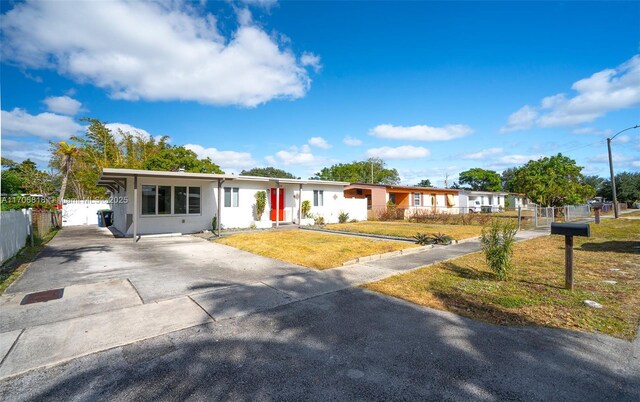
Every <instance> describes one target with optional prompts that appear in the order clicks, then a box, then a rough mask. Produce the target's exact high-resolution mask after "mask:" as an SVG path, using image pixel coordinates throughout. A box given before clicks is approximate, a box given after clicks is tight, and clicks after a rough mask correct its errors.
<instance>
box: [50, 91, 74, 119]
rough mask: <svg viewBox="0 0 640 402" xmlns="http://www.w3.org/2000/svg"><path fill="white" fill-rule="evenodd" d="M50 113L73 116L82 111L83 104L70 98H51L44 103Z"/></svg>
mask: <svg viewBox="0 0 640 402" xmlns="http://www.w3.org/2000/svg"><path fill="white" fill-rule="evenodd" d="M43 102H44V104H45V105H47V109H49V111H50V112H54V113H60V114H67V115H69V116H73V115H75V114H77V113H78V112H79V111H80V110H82V103H80V102H79V101H77V100H75V99H73V98H70V97H68V96H66V95H65V96H50V97H48V98H45V100H44V101H43Z"/></svg>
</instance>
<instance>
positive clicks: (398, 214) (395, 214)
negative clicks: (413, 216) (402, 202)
mask: <svg viewBox="0 0 640 402" xmlns="http://www.w3.org/2000/svg"><path fill="white" fill-rule="evenodd" d="M391 205H392V206H389V207H387V208H384V209H378V210H376V211H375V212H374V215H373V219H372V220H375V221H397V220H403V219H404V209H403V208H399V209H398V208H396V206H395V205H394V204H393V203H392V204H391Z"/></svg>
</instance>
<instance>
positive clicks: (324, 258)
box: [216, 230, 417, 269]
mask: <svg viewBox="0 0 640 402" xmlns="http://www.w3.org/2000/svg"><path fill="white" fill-rule="evenodd" d="M216 242H218V243H221V244H226V245H228V246H231V247H236V248H239V249H241V250H245V251H248V252H250V253H254V254H259V255H263V256H265V257H270V258H275V259H278V260H282V261H286V262H290V263H292V264H297V265H302V266H305V267H309V268H315V269H327V268H334V267H338V266H341V265H342V264H343V263H344V262H346V261H349V260H352V259H355V258H358V257H364V256H368V255H374V254H383V253H388V252H391V251H397V250H401V249H405V248H411V247H417V246H416V245H415V244H411V243H406V242H399V241H389V240H377V239H366V238H362V237H354V236H343V235H337V234H330V233H319V232H311V231H307V230H274V231H266V232H257V233H239V234H235V235H231V236H228V237H223V238H221V239H219V240H216Z"/></svg>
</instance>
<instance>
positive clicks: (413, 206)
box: [344, 183, 460, 216]
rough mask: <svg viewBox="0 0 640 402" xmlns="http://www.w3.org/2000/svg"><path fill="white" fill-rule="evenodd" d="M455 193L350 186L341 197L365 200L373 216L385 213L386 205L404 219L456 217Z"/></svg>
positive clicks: (367, 185) (456, 193)
mask: <svg viewBox="0 0 640 402" xmlns="http://www.w3.org/2000/svg"><path fill="white" fill-rule="evenodd" d="M459 191H460V190H456V189H451V188H432V187H413V186H394V185H384V184H366V183H354V184H350V185H348V186H347V187H345V189H344V196H345V197H348V198H362V199H366V200H367V208H368V209H369V211H370V214H373V215H375V214H376V213H379V212H381V211H385V210H386V209H387V206H388V204H389V202H391V203H393V204H394V205H395V206H396V208H397V209H398V210H401V211H403V212H404V216H409V215H411V214H413V213H414V212H416V211H424V212H429V213H432V212H433V213H453V214H457V213H458V211H459V208H458V192H459Z"/></svg>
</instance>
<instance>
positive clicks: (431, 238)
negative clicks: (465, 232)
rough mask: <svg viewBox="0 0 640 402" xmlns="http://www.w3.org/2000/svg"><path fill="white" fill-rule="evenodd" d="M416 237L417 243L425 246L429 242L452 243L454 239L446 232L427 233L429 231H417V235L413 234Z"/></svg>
mask: <svg viewBox="0 0 640 402" xmlns="http://www.w3.org/2000/svg"><path fill="white" fill-rule="evenodd" d="M413 238H414V239H416V243H418V244H420V245H421V246H425V245H427V244H445V245H448V244H451V243H452V242H453V241H454V238H453V237H451V236H449V235H447V234H444V233H436V234H433V235H430V234H427V233H416V235H415V236H413Z"/></svg>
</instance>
